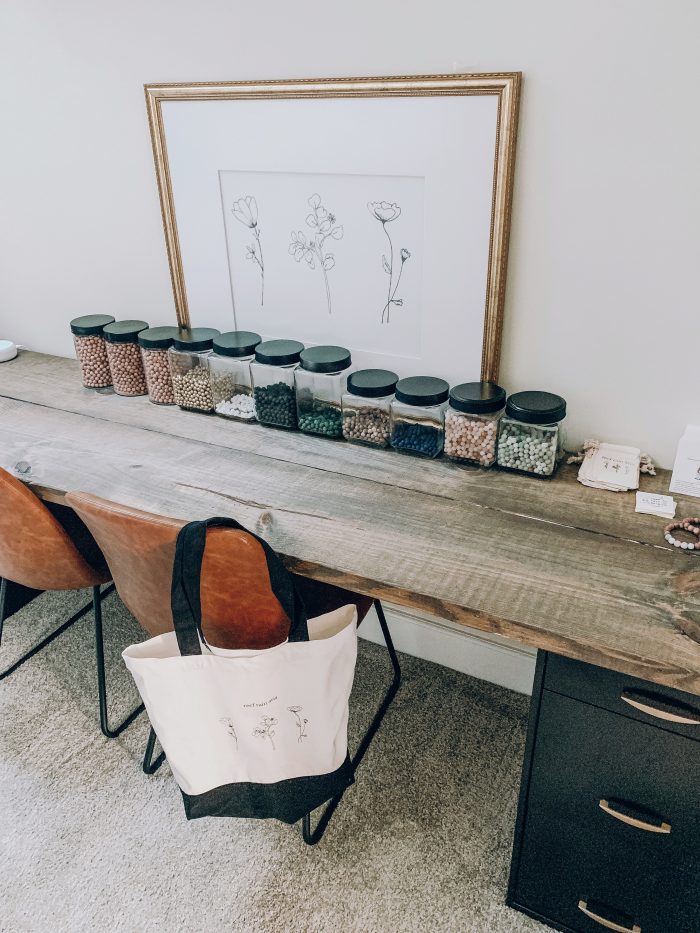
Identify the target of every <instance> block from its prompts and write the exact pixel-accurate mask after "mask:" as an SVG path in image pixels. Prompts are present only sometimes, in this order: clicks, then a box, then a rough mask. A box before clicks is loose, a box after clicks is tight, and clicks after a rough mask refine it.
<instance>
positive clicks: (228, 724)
mask: <svg viewBox="0 0 700 933" xmlns="http://www.w3.org/2000/svg"><path fill="white" fill-rule="evenodd" d="M219 722H220V723H221V725H222V726H225V728H226V731H227V732H228V734H229V735H230V736H231V738H232V739H233V741H234V742H235V743H236V748H238V736H237V735H236V727H235V726H234V724H233V721H232V720H231V719H229V718H228V716H222V717H221V719H220V720H219Z"/></svg>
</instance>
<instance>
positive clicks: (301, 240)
mask: <svg viewBox="0 0 700 933" xmlns="http://www.w3.org/2000/svg"><path fill="white" fill-rule="evenodd" d="M306 203H307V204H308V205H309V207H310V208H311V213H310V214H307V216H306V226H307V227H310V228H311V232H309V233H308V234H305V233H304V232H303V231H301V230H299V231H294V230H292V242H291V243H290V244H289V255H290V256H293V257H294V259H295V260H296V261H297V262H301V260H302V259H303V260H305V261H306V263H307V265H308V267H309V269H315V268H316V267H317V266H318V268H319V269H320V270H321V271H322V272H323V280H324V283H325V285H326V301H327V303H328V313H329V314H330V313H331V289H330V285H329V282H328V273H329V272H330V270H331V269H332V268H333V266H334V265H335V256H334V255H333V253H327V252H325V245H324V244H325V242H326V240H327V239H329V238H330V239H333V240H342V238H343V228H342V226H340V225H336V222H335V221H336V217H335V214H330V213H329V212H328V211H327V210H326V208H325V207H324V206H323V204H322V203H321V195H320V194H312V195H311V197H310V198H309V200H308V201H307V202H306ZM307 237H308V238H307Z"/></svg>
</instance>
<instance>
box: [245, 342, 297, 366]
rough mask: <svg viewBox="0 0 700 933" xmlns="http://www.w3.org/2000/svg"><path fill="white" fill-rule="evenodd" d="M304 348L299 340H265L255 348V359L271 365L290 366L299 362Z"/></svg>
mask: <svg viewBox="0 0 700 933" xmlns="http://www.w3.org/2000/svg"><path fill="white" fill-rule="evenodd" d="M303 349H304V344H303V343H299V341H298V340H264V341H263V342H262V343H259V344H258V345H257V347H256V348H255V359H256V360H257V361H258V363H267V364H268V365H269V366H288V365H289V364H290V363H298V362H299V357H300V356H301V351H302V350H303Z"/></svg>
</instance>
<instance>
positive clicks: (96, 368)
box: [73, 334, 112, 389]
mask: <svg viewBox="0 0 700 933" xmlns="http://www.w3.org/2000/svg"><path fill="white" fill-rule="evenodd" d="M73 344H74V346H75V354H76V356H77V357H78V362H79V363H80V371H81V373H82V377H83V385H84V386H85V388H86V389H103V388H105V387H106V386H111V385H112V373H111V372H110V370H109V360H108V359H107V350H106V349H105V341H104V337H98V336H92V337H78V336H77V335H75V334H74V335H73Z"/></svg>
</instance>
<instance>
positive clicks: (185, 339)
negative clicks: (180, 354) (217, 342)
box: [173, 327, 221, 352]
mask: <svg viewBox="0 0 700 933" xmlns="http://www.w3.org/2000/svg"><path fill="white" fill-rule="evenodd" d="M220 333H221V332H220V331H218V330H217V329H216V328H215V327H192V328H190V330H184V328H180V330H178V332H177V334H176V335H175V336H174V337H173V346H174V347H176V349H178V350H185V351H187V350H191V351H192V352H197V351H199V350H211V348H212V345H213V343H214V338H215V337H218V336H219V334H220Z"/></svg>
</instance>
